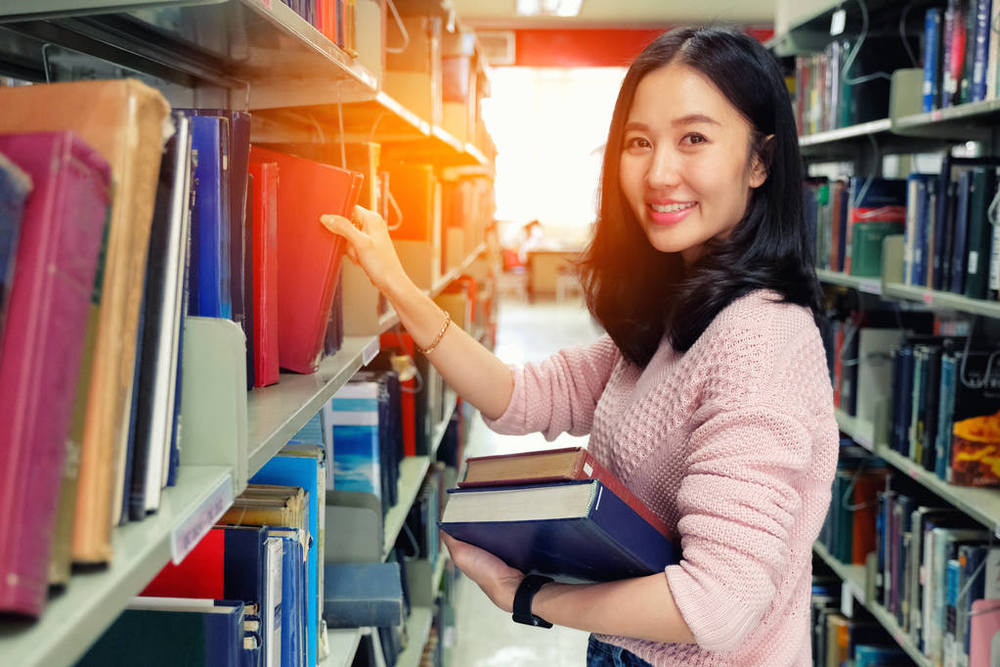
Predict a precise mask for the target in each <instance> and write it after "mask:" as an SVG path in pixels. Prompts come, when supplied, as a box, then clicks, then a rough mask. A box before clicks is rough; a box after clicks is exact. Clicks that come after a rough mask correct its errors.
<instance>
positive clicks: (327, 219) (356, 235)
mask: <svg viewBox="0 0 1000 667" xmlns="http://www.w3.org/2000/svg"><path fill="white" fill-rule="evenodd" d="M319 221H320V223H321V224H322V225H323V226H324V227H326V228H327V229H329V230H330V231H331V232H333V233H334V234H340V235H341V236H343V237H344V238H346V239H347V240H348V241H350V242H351V245H352V246H353V245H357V244H358V242H360V241H361V240H362V239H363V238H364V233H362V232H361V231H360V230H359V229H358V228H357V226H355V224H354V223H353V222H351V221H350V220H348V219H347V218H345V217H344V216H342V215H333V214H330V215H321V216H320V217H319Z"/></svg>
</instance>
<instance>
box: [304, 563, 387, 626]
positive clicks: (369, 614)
mask: <svg viewBox="0 0 1000 667" xmlns="http://www.w3.org/2000/svg"><path fill="white" fill-rule="evenodd" d="M324 567H325V570H326V578H325V580H326V587H325V589H324V590H325V594H324V604H323V610H324V611H323V618H325V619H326V624H327V626H328V627H331V628H364V627H380V628H384V627H395V626H398V625H400V624H402V622H403V617H404V613H403V582H402V572H401V570H400V567H399V563H396V562H388V563H327V564H326V565H325V566H324Z"/></svg>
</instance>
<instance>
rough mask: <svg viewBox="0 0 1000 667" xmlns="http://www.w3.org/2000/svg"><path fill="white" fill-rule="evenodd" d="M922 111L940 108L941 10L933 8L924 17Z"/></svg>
mask: <svg viewBox="0 0 1000 667" xmlns="http://www.w3.org/2000/svg"><path fill="white" fill-rule="evenodd" d="M924 45H925V46H924V88H923V100H924V103H923V110H924V111H925V112H926V111H933V110H934V109H937V108H938V107H940V106H941V10H940V9H939V8H937V7H933V8H931V9H928V10H927V13H926V14H925V15H924Z"/></svg>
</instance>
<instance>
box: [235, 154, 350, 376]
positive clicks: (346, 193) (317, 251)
mask: <svg viewBox="0 0 1000 667" xmlns="http://www.w3.org/2000/svg"><path fill="white" fill-rule="evenodd" d="M261 162H274V163H277V164H278V169H279V173H280V178H279V181H278V275H279V276H280V279H279V281H278V354H279V363H280V365H281V367H282V368H285V369H286V370H290V371H294V372H297V373H312V372H315V371H316V369H317V368H318V367H319V361H320V359H321V357H322V355H323V342H324V338H325V336H326V327H327V323H328V322H329V317H330V308H331V307H332V305H333V297H334V292H335V290H336V287H337V282H338V281H339V275H340V261H341V258H342V256H343V250H344V241H343V239H342V238H341V237H339V236H337V235H336V234H331V233H330V232H329V231H328V230H327V229H326V228H325V227H324V226H323V224H322V223H321V222H320V216H322V215H324V214H328V213H335V214H340V215H350V212H351V210H352V209H353V207H354V204H355V202H356V201H357V195H358V193H359V190H360V179H361V178H362V176H361V175H360V174H357V173H355V172H350V171H347V170H345V169H339V168H337V167H333V166H331V165H325V164H320V163H318V162H313V161H311V160H306V159H303V158H299V157H295V156H292V155H287V154H284V153H279V152H277V151H271V150H268V149H266V148H261V147H260V146H256V145H254V146H252V147H251V150H250V163H251V164H255V163H261Z"/></svg>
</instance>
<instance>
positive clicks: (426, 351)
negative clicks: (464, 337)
mask: <svg viewBox="0 0 1000 667" xmlns="http://www.w3.org/2000/svg"><path fill="white" fill-rule="evenodd" d="M449 324H451V313H449V312H448V311H447V310H446V311H444V324H442V325H441V331H439V332H438V335H437V338H435V339H434V342H433V343H431V344H430V347H427V348H423V347H420V346H419V345H418V346H417V352H420V354H430V353H431V352H433V351H434V348H436V347H437V346H438V344H439V343H440V342H441V339H442V338H444V332H445V331H447V330H448V325H449Z"/></svg>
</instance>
